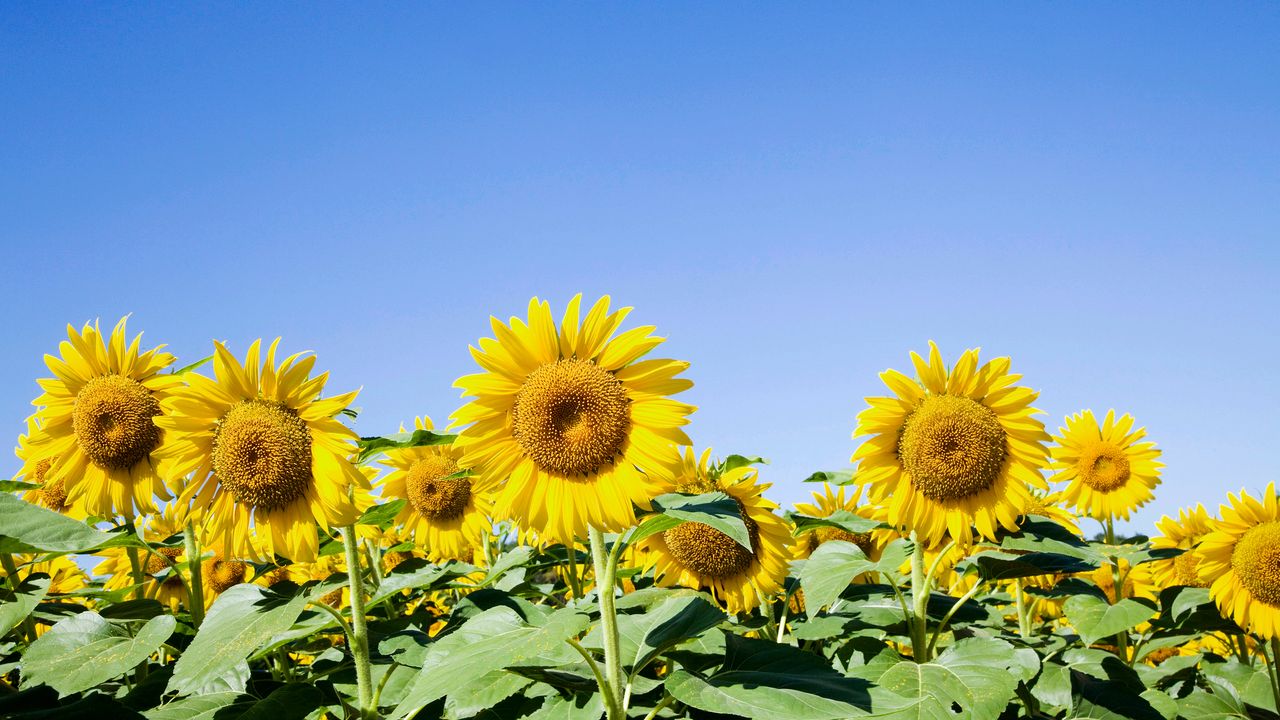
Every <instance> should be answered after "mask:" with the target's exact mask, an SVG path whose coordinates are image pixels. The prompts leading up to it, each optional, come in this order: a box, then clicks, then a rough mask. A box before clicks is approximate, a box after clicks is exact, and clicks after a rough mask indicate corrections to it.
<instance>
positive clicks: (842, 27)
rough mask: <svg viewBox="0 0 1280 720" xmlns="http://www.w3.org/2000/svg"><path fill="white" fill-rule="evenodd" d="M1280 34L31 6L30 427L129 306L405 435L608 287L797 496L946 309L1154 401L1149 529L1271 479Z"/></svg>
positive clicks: (1076, 405)
mask: <svg viewBox="0 0 1280 720" xmlns="http://www.w3.org/2000/svg"><path fill="white" fill-rule="evenodd" d="M799 10H802V11H799ZM1277 47H1280V5H1277V4H1275V3H1273V2H1259V3H1236V4H1228V3H1199V4H1193V3H1167V2H1157V3H1149V4H1142V3H1127V4H1124V5H1122V6H1121V5H1116V4H1106V3H1059V4H1040V3H1017V4H995V3H990V4H988V3H966V4H963V5H962V6H961V5H956V4H945V5H906V4H892V5H891V6H871V5H857V4H852V3H834V4H821V3H806V4H805V5H804V6H803V7H802V8H799V6H793V5H787V4H769V5H766V4H743V3H683V4H676V3H647V4H646V3H641V4H635V3H627V4H623V3H596V4H585V3H567V4H555V3H550V4H543V3H520V4H505V3H490V4H484V5H479V6H477V5H474V4H465V7H464V6H461V5H460V6H445V5H443V4H421V3H394V4H367V5H366V4H360V5H358V6H355V5H339V4H336V3H318V4H302V3H293V4H284V3H252V4H248V3H237V4H226V3H209V4H197V5H193V4H190V3H182V4H171V5H166V4H155V3H148V4H138V5H116V4H107V3H95V4H92V5H83V4H72V5H65V4H51V3H32V4H25V5H24V4H20V3H6V4H5V5H4V6H3V8H0V166H2V167H3V172H0V249H2V250H3V253H2V255H0V257H3V261H2V262H0V267H2V268H3V271H2V275H0V279H2V280H3V284H4V291H5V295H6V296H7V298H8V299H7V300H6V302H5V307H6V309H7V312H6V323H7V326H6V331H7V332H6V334H5V336H6V338H7V339H6V340H5V342H4V346H5V347H4V352H3V353H0V422H3V424H4V427H7V428H8V432H9V433H10V435H11V436H12V437H13V438H15V439H16V436H17V434H18V433H19V432H20V431H21V430H22V429H23V427H24V426H23V424H22V421H23V418H24V417H26V416H27V415H28V414H29V412H30V406H29V402H30V400H31V398H33V397H34V396H35V395H36V394H37V388H36V385H35V383H34V378H35V377H37V376H43V375H46V374H47V371H46V370H45V368H44V365H43V362H42V360H41V357H42V355H43V353H45V352H51V351H53V350H54V349H55V348H56V346H57V343H58V341H59V339H61V338H62V337H63V333H64V327H65V324H66V323H67V322H73V323H76V324H79V323H81V322H84V321H85V320H88V319H92V318H96V317H101V318H102V319H103V322H104V323H106V324H111V323H113V322H114V321H115V319H117V318H118V317H119V316H121V315H122V314H124V313H133V318H132V320H131V321H130V327H131V329H134V330H145V331H146V336H145V337H146V339H147V340H149V341H151V342H165V343H168V344H169V346H170V349H171V350H172V351H173V352H175V353H177V354H178V355H179V356H180V358H181V360H183V361H191V360H195V359H198V358H200V357H203V356H204V355H207V354H208V353H209V352H210V350H211V344H210V341H211V339H213V338H218V339H225V340H227V341H229V342H230V343H231V344H232V346H233V349H235V350H236V351H237V352H242V351H243V350H244V348H245V347H246V345H247V344H248V343H249V342H250V341H251V340H252V339H254V338H257V337H260V336H263V337H268V338H270V337H274V336H276V335H282V336H283V337H284V341H283V348H284V349H286V350H290V351H295V350H302V349H311V350H315V351H316V352H317V353H318V355H319V364H318V367H320V368H327V369H329V370H330V371H331V372H332V375H331V381H330V385H329V389H330V391H332V392H338V391H342V390H346V389H350V388H353V387H357V386H363V388H364V391H363V392H362V393H361V396H360V399H359V401H358V405H359V406H360V407H361V408H362V409H363V411H362V414H361V416H360V418H359V420H358V422H357V423H356V428H357V430H358V431H359V432H360V433H361V434H366V435H369V434H380V433H385V432H390V431H394V430H395V429H396V426H397V425H398V424H399V423H400V422H401V421H404V420H407V419H410V418H412V417H413V416H414V415H415V414H422V413H427V414H430V415H432V416H434V417H436V418H438V419H443V418H445V417H446V416H447V415H448V414H449V412H451V411H452V410H453V409H454V408H455V407H457V405H458V404H459V399H458V391H457V390H455V389H453V388H452V387H451V385H452V382H453V380H454V379H455V378H456V377H458V376H459V375H462V374H466V373H470V372H475V371H476V368H475V365H474V364H473V362H472V361H471V359H470V357H469V355H468V353H467V345H468V344H469V343H474V342H475V341H476V340H477V338H479V337H480V336H482V335H488V334H489V327H488V317H489V315H490V314H495V315H498V316H501V317H504V318H505V317H507V316H509V315H511V314H513V313H521V312H523V311H524V308H525V305H526V303H527V302H528V299H529V297H530V296H532V295H539V296H541V297H545V298H548V299H550V300H551V301H552V303H553V306H554V308H555V310H556V311H557V312H558V311H559V310H560V309H561V308H563V305H564V303H565V301H566V300H567V299H568V298H569V297H571V296H572V295H573V294H574V293H576V292H579V291H581V292H583V293H585V294H586V295H588V296H590V297H591V298H594V297H596V296H598V295H600V294H603V293H609V294H611V295H613V297H614V298H615V301H616V302H617V303H620V304H626V305H632V306H635V308H636V310H635V311H634V312H633V314H632V316H631V318H632V319H631V323H632V324H633V325H634V324H653V325H657V326H658V329H659V333H660V334H662V335H665V336H666V337H668V338H669V341H668V342H667V343H666V344H664V345H663V346H662V347H661V352H662V353H663V355H664V356H669V357H677V358H683V359H687V360H689V361H690V362H691V363H692V368H691V369H690V371H689V372H688V376H689V377H691V378H692V379H693V380H694V381H695V383H696V386H695V388H694V389H693V390H692V391H690V392H688V393H686V397H687V399H688V401H690V402H693V403H695V404H697V405H698V406H699V410H698V412H697V413H696V414H695V415H694V416H693V423H692V425H691V426H690V434H691V435H692V437H693V438H694V440H695V442H696V443H697V444H698V445H699V446H705V445H710V446H712V447H714V448H715V450H716V451H717V452H719V453H730V452H740V453H750V454H759V455H763V456H765V457H767V458H769V459H770V460H771V461H772V463H771V465H769V466H768V467H767V468H766V469H765V471H764V477H765V478H767V479H768V480H770V481H772V482H773V483H774V487H773V490H771V491H770V493H769V494H770V495H771V496H772V497H773V498H774V499H775V500H778V501H780V502H783V503H788V504H789V503H791V502H794V501H797V500H800V499H802V498H803V497H804V496H806V495H807V493H808V491H809V490H811V489H813V488H812V486H805V485H803V484H802V483H801V482H800V481H801V479H803V478H804V477H806V476H807V475H808V474H809V473H810V472H812V471H814V470H819V469H837V468H841V467H846V466H847V465H848V458H849V455H850V453H851V452H852V450H853V449H854V447H855V443H854V441H853V440H851V438H850V431H851V430H852V428H853V425H854V417H855V415H856V413H857V412H858V411H859V410H860V409H861V408H862V407H863V400H862V398H863V397H864V396H867V395H877V394H882V393H883V392H884V390H883V386H882V385H881V383H880V381H879V379H878V377H877V374H878V373H879V372H880V371H881V370H883V369H885V368H887V367H896V368H900V369H909V367H910V363H909V360H908V357H907V353H908V351H910V350H913V349H916V350H923V349H924V348H926V346H927V342H928V340H930V339H934V340H937V341H938V342H939V343H940V345H941V346H942V349H943V352H944V355H945V356H946V357H947V358H948V359H949V360H952V359H954V358H955V357H956V356H957V355H958V354H959V353H960V352H961V351H962V350H963V349H964V348H966V347H971V346H981V347H982V349H983V355H984V357H994V356H997V355H1010V356H1012V358H1013V368H1014V370H1015V371H1016V372H1021V373H1023V374H1024V376H1025V382H1026V383H1027V384H1029V385H1030V386H1032V387H1035V388H1038V389H1039V390H1040V391H1041V393H1042V394H1041V398H1040V401H1039V402H1038V403H1037V406H1038V407H1040V408H1041V409H1043V410H1044V411H1045V413H1046V414H1045V416H1044V418H1045V420H1046V422H1047V423H1048V424H1049V425H1050V428H1051V429H1053V428H1056V427H1058V425H1060V424H1061V421H1062V418H1063V416H1064V415H1065V414H1067V413H1070V412H1074V411H1077V410H1079V409H1083V408H1094V409H1096V410H1099V411H1105V410H1106V409H1107V408H1109V407H1115V408H1117V409H1119V410H1121V411H1128V412H1132V413H1133V414H1134V415H1136V416H1137V418H1138V420H1139V422H1140V423H1141V424H1143V425H1146V426H1147V428H1148V429H1149V431H1150V435H1151V438H1152V439H1154V440H1156V441H1157V442H1158V443H1159V444H1160V446H1161V447H1162V448H1163V449H1164V452H1165V456H1164V460H1165V462H1166V463H1167V464H1168V468H1167V469H1166V471H1165V475H1164V480H1165V482H1164V485H1163V486H1162V487H1161V488H1160V489H1159V491H1158V495H1157V499H1156V501H1155V502H1154V503H1153V504H1152V505H1150V506H1148V507H1147V508H1145V509H1143V510H1142V511H1141V512H1140V513H1139V514H1138V515H1137V517H1136V524H1135V529H1138V530H1143V531H1145V530H1148V529H1149V528H1150V526H1151V523H1152V522H1153V521H1154V520H1155V519H1157V518H1158V517H1159V516H1160V514H1162V513H1164V512H1170V511H1174V510H1176V509H1177V508H1178V507H1179V506H1181V505H1184V504H1188V503H1194V502H1195V501H1203V502H1205V504H1206V505H1207V506H1209V507H1210V509H1211V510H1212V509H1216V507H1217V504H1218V503H1219V502H1221V501H1222V500H1224V498H1225V494H1226V492H1227V491H1228V490H1235V489H1238V488H1240V487H1242V486H1244V487H1250V488H1259V487H1261V486H1263V485H1265V484H1266V483H1267V482H1269V481H1272V480H1280V459H1277V457H1278V456H1277V453H1276V452H1275V447H1276V440H1277V438H1280V412H1278V410H1280V382H1278V381H1277V379H1276V377H1277V375H1276V373H1277V367H1276V364H1277V360H1276V358H1277V356H1278V355H1280V291H1278V290H1277V283H1276V277H1277V274H1278V273H1280V52H1277ZM16 469H17V462H16V460H15V459H13V458H10V459H9V460H6V461H4V462H3V463H0V471H3V472H4V474H6V475H8V474H11V472H12V471H14V470H16ZM1095 527H1096V526H1095Z"/></svg>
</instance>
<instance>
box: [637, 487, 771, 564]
mask: <svg viewBox="0 0 1280 720" xmlns="http://www.w3.org/2000/svg"><path fill="white" fill-rule="evenodd" d="M653 509H654V510H655V511H656V512H657V513H658V514H659V515H661V516H664V517H666V518H667V524H666V526H665V527H661V529H659V530H656V532H663V531H665V530H670V529H671V528H673V527H675V526H676V525H679V524H680V523H685V522H696V523H702V524H703V525H707V526H709V527H711V528H713V529H715V530H719V531H720V532H722V533H724V534H725V535H728V536H729V537H731V538H733V540H734V541H735V542H737V543H738V544H739V545H741V546H742V547H744V548H747V549H748V550H749V549H751V539H750V536H749V535H748V533H747V526H746V524H745V523H743V522H742V514H741V513H740V512H739V510H738V503H737V501H736V500H734V499H733V498H731V497H729V496H728V495H726V494H724V493H722V492H719V491H716V492H709V493H704V494H702V495H686V494H683V493H667V494H666V495H660V496H658V497H657V498H654V500H653ZM673 521H674V522H673ZM648 525H649V522H646V523H645V525H642V526H641V527H640V530H639V531H637V533H636V535H635V536H633V538H632V541H633V542H634V541H636V540H639V539H641V538H643V537H648V536H649V535H652V534H654V532H655V531H654V530H653V527H649V528H646V526H648ZM655 527H656V526H655ZM646 530H648V531H647V532H646Z"/></svg>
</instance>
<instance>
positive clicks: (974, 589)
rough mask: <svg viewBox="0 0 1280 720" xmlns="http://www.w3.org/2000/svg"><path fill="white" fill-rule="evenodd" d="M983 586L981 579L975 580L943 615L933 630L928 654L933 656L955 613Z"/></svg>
mask: <svg viewBox="0 0 1280 720" xmlns="http://www.w3.org/2000/svg"><path fill="white" fill-rule="evenodd" d="M981 587H982V581H981V580H979V581H977V582H975V583H974V584H973V587H971V588H969V591H968V592H966V593H965V594H964V595H961V596H960V599H959V600H957V601H955V604H953V605H952V606H951V609H950V610H948V611H947V614H946V615H943V616H942V622H940V623H938V627H937V628H936V629H934V631H933V637H931V638H929V652H928V655H929V656H930V657H932V656H933V649H934V648H935V647H936V646H937V645H938V637H939V636H941V635H942V631H943V630H946V629H947V625H948V624H949V623H950V622H951V618H953V617H955V614H956V613H957V612H959V611H960V608H961V607H964V604H965V603H967V602H969V601H970V600H972V599H973V596H974V595H977V594H978V589H979V588H981Z"/></svg>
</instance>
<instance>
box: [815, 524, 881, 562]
mask: <svg viewBox="0 0 1280 720" xmlns="http://www.w3.org/2000/svg"><path fill="white" fill-rule="evenodd" d="M832 540H843V541H845V542H849V543H853V544H854V545H857V546H858V549H859V550H861V551H862V554H863V555H866V556H867V557H871V551H872V550H874V549H875V542H873V541H872V540H871V533H851V532H849V531H848V530H842V529H840V528H833V527H824V528H818V529H817V530H815V531H814V532H811V533H809V552H813V551H814V550H817V549H818V546H819V545H821V544H823V543H825V542H830V541H832Z"/></svg>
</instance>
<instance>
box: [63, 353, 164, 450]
mask: <svg viewBox="0 0 1280 720" xmlns="http://www.w3.org/2000/svg"><path fill="white" fill-rule="evenodd" d="M159 414H160V403H159V401H157V400H156V399H155V397H154V396H153V395H152V394H151V391H150V390H148V389H147V388H146V386H144V385H143V384H142V383H140V382H138V381H136V380H131V379H129V378H127V377H124V376H122V375H100V376H98V377H96V378H93V379H92V380H90V381H89V382H87V383H85V385H84V387H83V388H81V389H80V392H79V393H78V394H77V395H76V402H75V409H74V410H73V411H72V413H71V427H72V430H74V432H75V435H76V443H77V444H78V445H79V446H80V449H81V450H83V451H84V454H85V455H87V456H88V457H89V459H90V460H92V461H93V463H94V464H95V465H97V466H98V467H101V468H106V469H108V470H122V469H126V468H130V467H133V466H134V465H135V464H137V463H138V461H140V460H142V459H143V458H145V457H146V456H147V454H148V453H150V452H151V451H152V450H154V449H155V448H156V445H159V444H160V428H158V427H156V424H155V423H154V422H152V421H151V418H153V417H155V416H156V415H159Z"/></svg>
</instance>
